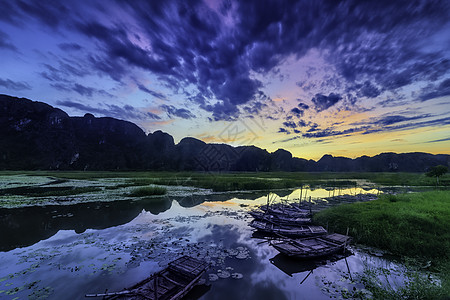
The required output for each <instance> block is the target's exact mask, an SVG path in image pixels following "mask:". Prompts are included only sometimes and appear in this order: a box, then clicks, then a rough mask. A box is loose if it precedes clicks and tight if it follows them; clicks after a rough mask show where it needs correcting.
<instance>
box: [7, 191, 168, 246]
mask: <svg viewBox="0 0 450 300" xmlns="http://www.w3.org/2000/svg"><path fill="white" fill-rule="evenodd" d="M171 205H172V200H170V199H167V198H161V199H157V200H156V201H155V199H154V198H153V199H142V200H140V201H114V202H94V203H84V204H76V205H49V206H32V207H24V208H9V209H6V208H0V228H1V230H0V251H9V250H12V249H15V248H17V247H24V246H29V245H33V244H35V243H36V242H38V241H40V240H44V239H47V238H49V237H51V236H53V235H54V234H56V233H57V232H58V231H59V230H75V232H76V233H82V232H84V231H86V229H104V228H108V227H112V226H117V225H121V224H126V223H128V222H130V221H131V220H133V219H134V218H136V217H137V216H138V215H139V213H140V212H141V211H142V210H146V211H150V212H151V213H153V214H158V213H161V212H163V211H166V210H168V209H170V207H171Z"/></svg>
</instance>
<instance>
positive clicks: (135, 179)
mask: <svg viewBox="0 0 450 300" xmlns="http://www.w3.org/2000/svg"><path fill="white" fill-rule="evenodd" d="M1 175H29V176H51V177H55V178H60V179H88V180H95V179H101V178H127V179H130V180H131V183H130V185H136V186H139V185H149V184H159V185H184V186H193V187H200V188H209V189H213V190H214V191H233V190H273V189H283V188H293V187H300V186H302V185H309V186H312V187H314V186H325V187H326V186H329V187H345V186H354V185H355V180H368V181H369V182H372V183H374V184H376V185H384V186H393V185H397V186H434V185H435V178H430V177H427V176H425V174H422V173H356V172H353V173H331V172H315V173H314V172H240V173H233V172H230V173H202V172H130V171H126V172H119V171H118V172H102V171H98V172H95V171H88V172H83V171H25V172H18V171H1V172H0V176H1ZM274 179H275V180H274ZM440 180H441V185H442V186H450V174H446V175H444V176H442V177H441V179H440Z"/></svg>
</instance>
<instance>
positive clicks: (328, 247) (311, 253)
mask: <svg viewBox="0 0 450 300" xmlns="http://www.w3.org/2000/svg"><path fill="white" fill-rule="evenodd" d="M350 240H351V238H350V237H349V236H347V235H343V234H338V233H333V234H328V235H323V236H320V237H310V238H303V239H286V240H278V241H271V242H270V245H272V246H273V247H274V248H275V249H277V250H278V251H279V252H280V253H282V254H284V255H287V256H290V257H294V258H303V259H306V258H317V257H323V256H327V255H331V254H334V253H336V252H338V251H340V250H344V248H345V246H346V245H348V243H349V242H350Z"/></svg>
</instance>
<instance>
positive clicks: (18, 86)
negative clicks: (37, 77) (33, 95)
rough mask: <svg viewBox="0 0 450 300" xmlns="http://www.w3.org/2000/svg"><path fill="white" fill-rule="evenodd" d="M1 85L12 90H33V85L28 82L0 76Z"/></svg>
mask: <svg viewBox="0 0 450 300" xmlns="http://www.w3.org/2000/svg"><path fill="white" fill-rule="evenodd" d="M0 86H2V87H4V88H7V89H10V90H17V91H22V90H31V86H30V85H29V84H28V83H26V82H22V81H12V80H10V79H1V78H0Z"/></svg>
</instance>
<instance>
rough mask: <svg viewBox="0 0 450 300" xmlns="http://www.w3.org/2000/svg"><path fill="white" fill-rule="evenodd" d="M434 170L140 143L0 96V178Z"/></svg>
mask: <svg viewBox="0 0 450 300" xmlns="http://www.w3.org/2000/svg"><path fill="white" fill-rule="evenodd" d="M438 164H441V165H446V166H449V165H450V155H447V154H437V155H433V154H428V153H419V152H415V153H401V154H396V153H382V154H379V155H376V156H373V157H369V156H362V157H358V158H355V159H350V158H346V157H333V156H331V155H324V156H323V157H322V158H321V159H320V160H318V161H317V162H316V161H313V160H306V159H303V158H297V157H292V154H291V153H290V152H288V151H286V150H283V149H279V150H277V151H275V152H273V153H269V152H267V151H266V150H264V149H261V148H258V147H255V146H240V147H232V146H230V145H227V144H207V143H205V142H203V141H201V140H198V139H195V138H192V137H186V138H183V139H182V140H181V141H180V142H179V143H178V144H175V143H174V139H173V137H172V136H171V135H169V134H167V133H164V132H162V131H160V130H158V131H155V132H153V133H149V134H148V135H147V134H145V132H144V131H143V130H142V129H141V128H139V127H138V126H137V125H136V124H133V123H131V122H127V121H123V120H118V119H114V118H108V117H104V118H96V117H94V116H93V115H92V114H86V115H84V117H70V116H69V115H68V114H67V113H65V112H64V111H62V110H60V109H58V108H54V107H52V106H50V105H48V104H45V103H42V102H37V101H31V100H29V99H25V98H16V97H11V96H8V95H0V169H2V170H167V171H206V172H207V171H328V172H397V171H401V172H424V171H426V170H427V169H428V168H429V167H431V166H435V165H438Z"/></svg>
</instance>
